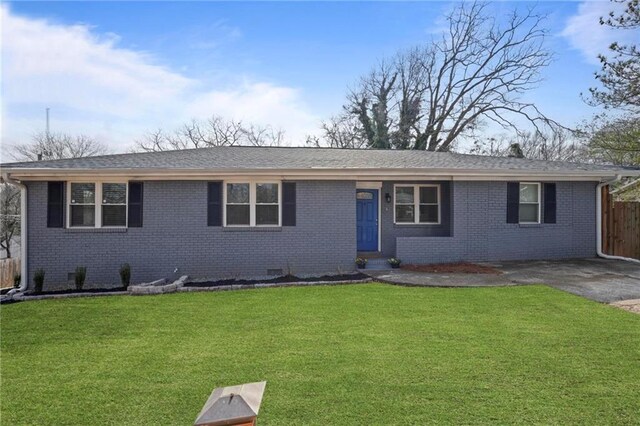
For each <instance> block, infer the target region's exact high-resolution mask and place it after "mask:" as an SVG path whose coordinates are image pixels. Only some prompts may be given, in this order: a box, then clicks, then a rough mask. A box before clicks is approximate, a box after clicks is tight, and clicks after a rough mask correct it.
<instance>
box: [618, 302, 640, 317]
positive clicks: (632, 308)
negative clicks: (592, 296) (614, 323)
mask: <svg viewBox="0 0 640 426" xmlns="http://www.w3.org/2000/svg"><path fill="white" fill-rule="evenodd" d="M611 305H612V306H615V307H616V308H620V309H624V310H625V311H629V312H633V313H634V314H640V299H633V300H621V301H620V302H613V303H612V304H611Z"/></svg>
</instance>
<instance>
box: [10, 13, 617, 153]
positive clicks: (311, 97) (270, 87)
mask: <svg viewBox="0 0 640 426" xmlns="http://www.w3.org/2000/svg"><path fill="white" fill-rule="evenodd" d="M532 5H533V3H526V2H508V1H503V2H498V3H495V4H492V5H491V7H492V10H493V11H494V12H495V15H496V16H497V17H500V16H503V15H504V14H505V13H507V12H508V11H509V10H511V9H513V8H514V7H517V8H524V7H529V6H532ZM450 7H451V3H448V2H393V3H384V2H371V3H367V2H357V3H341V2H322V3H311V2H281V3H269V2H260V3H249V2H234V3H221V2H193V3H186V2H180V3H177V2H176V3H174V2H10V3H3V6H2V24H3V25H2V27H3V28H2V35H3V37H2V59H3V61H2V62H3V63H2V70H3V78H2V94H3V101H2V118H3V123H2V142H3V148H5V147H6V146H8V145H11V144H15V143H20V142H21V141H23V140H25V139H29V138H30V135H31V134H33V133H35V132H37V131H40V130H42V129H43V128H44V108H45V107H47V106H49V107H50V108H51V109H52V111H51V117H52V129H53V130H55V131H65V132H69V133H85V134H88V135H90V136H94V137H96V138H98V139H100V140H102V141H104V142H106V143H108V144H109V145H110V146H111V147H112V149H113V150H114V151H122V150H126V149H127V148H128V147H129V146H130V145H131V143H132V142H133V140H134V139H136V138H138V137H140V135H141V134H142V133H144V131H145V130H150V129H157V128H164V129H168V130H170V129H173V128H175V127H176V126H178V125H179V124H180V123H181V122H184V121H186V120H188V119H189V118H191V117H196V118H203V117H206V116H208V115H210V114H214V113H215V114H219V115H223V116H227V117H233V118H239V119H245V120H248V121H253V122H257V123H260V124H273V125H275V126H277V127H282V128H283V129H284V130H285V132H286V134H287V136H288V143H290V144H292V145H298V144H301V143H302V138H303V137H304V135H305V134H307V133H314V132H317V128H318V124H319V122H320V120H322V119H323V118H327V117H329V116H330V115H332V114H334V113H336V112H339V110H340V107H341V105H342V103H343V101H344V95H345V92H346V90H347V88H348V87H349V86H350V85H352V84H353V83H354V82H355V81H356V80H357V78H358V77H359V76H360V75H362V74H363V73H366V72H367V71H368V70H369V69H370V68H371V67H372V66H373V65H374V64H375V63H376V61H377V60H378V59H380V58H382V57H385V56H390V55H392V54H393V53H394V52H396V51H397V50H399V49H404V48H408V47H411V46H415V45H418V44H421V43H427V42H428V41H429V39H430V38H431V37H432V36H433V35H434V34H437V33H438V29H439V28H441V27H440V26H441V25H442V17H443V14H444V12H445V11H446V10H448V9H449V8H450ZM536 7H537V9H538V11H540V12H542V13H546V14H548V15H549V17H548V20H547V26H548V28H549V30H550V32H551V36H550V37H549V39H548V44H547V46H548V48H549V49H551V50H552V51H553V52H555V55H556V60H555V62H554V63H553V64H552V65H551V66H550V67H549V68H548V69H547V70H546V71H545V75H544V78H545V81H544V83H542V84H541V85H540V86H539V87H538V88H537V89H536V90H535V91H532V92H531V94H530V95H528V97H529V99H531V100H533V101H535V102H536V103H537V104H538V105H539V106H540V108H542V109H543V111H545V112H546V113H547V114H548V115H550V116H551V117H553V118H555V119H557V120H560V121H561V122H563V123H564V124H566V125H569V126H571V125H575V124H576V123H577V122H578V121H580V120H582V119H584V118H587V117H589V116H590V115H591V114H593V113H594V112H595V111H594V110H593V109H592V108H590V107H588V106H586V105H585V104H584V103H583V102H582V101H581V99H580V96H579V94H580V92H583V91H586V90H587V89H588V87H589V86H590V85H591V84H592V83H593V72H594V71H595V70H597V69H598V64H597V59H596V58H595V55H596V54H597V52H599V51H603V50H605V49H606V46H607V45H608V43H609V42H610V41H611V40H613V39H614V38H616V36H615V35H612V34H611V33H609V32H607V31H605V30H603V29H602V28H601V27H600V26H599V25H598V24H597V18H598V16H600V15H602V14H605V13H607V11H608V10H609V9H610V7H611V6H610V4H609V2H606V1H604V2H602V1H601V2H541V3H537V5H536ZM627 36H628V35H627ZM488 131H491V132H494V131H497V130H495V129H489V130H488ZM3 150H4V149H3Z"/></svg>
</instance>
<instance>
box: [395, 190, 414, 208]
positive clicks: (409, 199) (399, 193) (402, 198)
mask: <svg viewBox="0 0 640 426" xmlns="http://www.w3.org/2000/svg"><path fill="white" fill-rule="evenodd" d="M396 204H413V186H397V187H396Z"/></svg>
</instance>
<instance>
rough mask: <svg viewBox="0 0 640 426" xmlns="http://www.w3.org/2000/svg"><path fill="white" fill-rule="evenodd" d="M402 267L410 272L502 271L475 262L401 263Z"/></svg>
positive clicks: (480, 272)
mask: <svg viewBox="0 0 640 426" xmlns="http://www.w3.org/2000/svg"><path fill="white" fill-rule="evenodd" d="M401 268H402V269H405V270H407V271H412V272H429V273H436V274H438V273H448V274H493V275H500V274H502V271H501V270H499V269H496V268H494V267H491V266H486V265H477V264H475V263H464V262H459V263H439V264H434V265H402V266H401Z"/></svg>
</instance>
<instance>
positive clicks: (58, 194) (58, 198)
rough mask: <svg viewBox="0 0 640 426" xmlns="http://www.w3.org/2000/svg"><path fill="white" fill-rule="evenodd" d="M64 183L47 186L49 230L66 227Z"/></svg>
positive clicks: (50, 183) (52, 183)
mask: <svg viewBox="0 0 640 426" xmlns="http://www.w3.org/2000/svg"><path fill="white" fill-rule="evenodd" d="M63 223H64V182H48V185H47V228H63V227H64V225H63Z"/></svg>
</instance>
